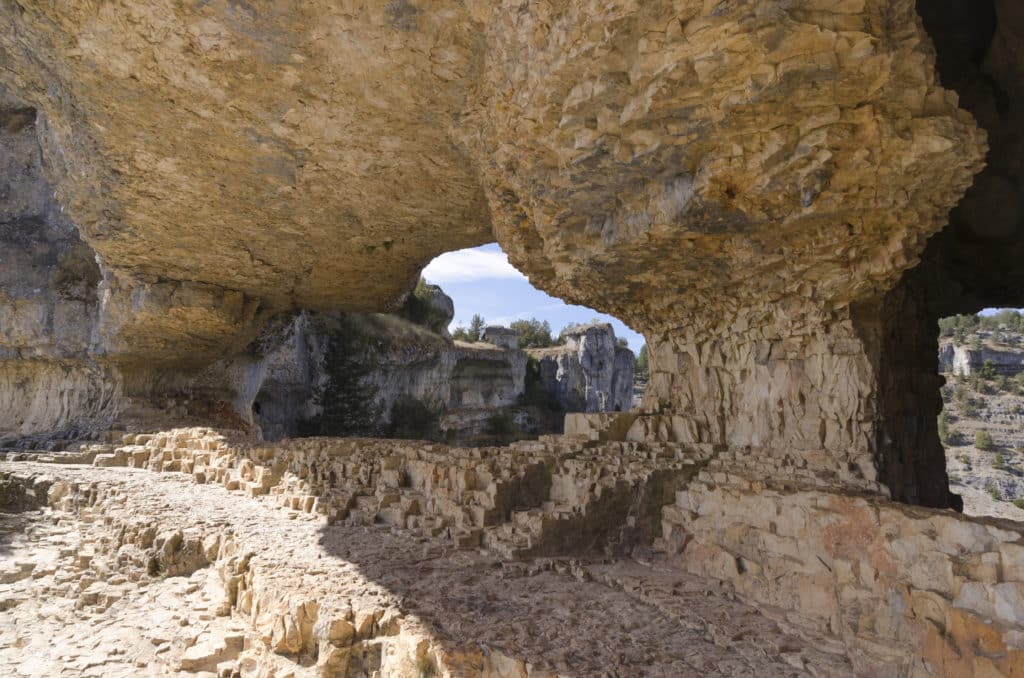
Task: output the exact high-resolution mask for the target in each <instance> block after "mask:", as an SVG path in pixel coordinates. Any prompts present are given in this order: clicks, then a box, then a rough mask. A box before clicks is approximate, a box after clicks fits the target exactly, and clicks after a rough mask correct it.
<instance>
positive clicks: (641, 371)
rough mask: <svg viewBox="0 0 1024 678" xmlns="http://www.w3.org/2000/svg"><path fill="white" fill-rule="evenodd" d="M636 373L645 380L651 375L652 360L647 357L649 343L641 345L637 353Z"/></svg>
mask: <svg viewBox="0 0 1024 678" xmlns="http://www.w3.org/2000/svg"><path fill="white" fill-rule="evenodd" d="M633 372H634V374H636V376H637V377H638V378H640V379H643V380H644V381H646V380H648V379H650V377H651V366H650V360H649V358H648V357H647V344H644V345H643V346H641V347H640V352H639V353H637V354H636V364H635V366H634V368H633Z"/></svg>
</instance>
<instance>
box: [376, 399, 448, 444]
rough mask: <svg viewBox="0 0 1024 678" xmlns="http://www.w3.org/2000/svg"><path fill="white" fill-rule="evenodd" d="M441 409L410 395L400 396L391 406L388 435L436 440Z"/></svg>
mask: <svg viewBox="0 0 1024 678" xmlns="http://www.w3.org/2000/svg"><path fill="white" fill-rule="evenodd" d="M440 419H441V409H440V408H439V407H436V406H434V405H431V404H428V403H425V402H423V401H422V400H420V399H418V398H414V397H412V396H409V395H403V396H400V397H399V398H398V399H397V400H395V403H394V404H393V405H392V406H391V423H390V424H389V426H388V436H389V437H391V438H408V439H410V440H436V439H437V438H438V435H439V431H438V422H439V421H440Z"/></svg>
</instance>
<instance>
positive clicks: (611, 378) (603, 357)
mask: <svg viewBox="0 0 1024 678" xmlns="http://www.w3.org/2000/svg"><path fill="white" fill-rule="evenodd" d="M562 336H563V337H564V338H565V344H564V345H562V346H554V347H551V348H536V349H527V353H529V354H530V356H531V357H532V358H535V359H536V360H537V361H539V362H540V377H541V382H542V384H543V385H544V388H545V389H546V390H547V391H548V392H549V393H551V394H553V395H554V396H555V397H556V398H557V399H558V402H559V403H561V404H562V406H563V407H564V408H565V409H566V411H569V412H619V411H625V410H628V409H630V407H631V406H632V403H633V366H634V356H633V352H632V351H630V350H629V349H628V348H624V347H622V346H617V345H616V341H615V330H613V329H612V326H611V325H609V324H608V323H588V324H584V325H575V326H573V327H569V328H566V330H564V331H563V332H562Z"/></svg>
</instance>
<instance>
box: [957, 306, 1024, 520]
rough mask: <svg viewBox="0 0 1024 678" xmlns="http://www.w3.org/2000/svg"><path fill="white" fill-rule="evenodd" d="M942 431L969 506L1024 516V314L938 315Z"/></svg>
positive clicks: (984, 512) (967, 508) (988, 512)
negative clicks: (942, 378)
mask: <svg viewBox="0 0 1024 678" xmlns="http://www.w3.org/2000/svg"><path fill="white" fill-rule="evenodd" d="M939 370H940V372H942V375H943V377H944V378H945V380H946V384H945V385H944V386H943V387H942V390H941V393H942V402H943V411H942V413H941V414H940V415H939V421H938V429H939V437H940V439H941V440H942V444H943V446H944V447H945V450H946V467H947V471H948V473H949V478H950V489H951V490H952V491H953V492H955V493H957V494H960V495H961V496H962V497H963V499H964V511H965V512H966V513H969V514H973V515H992V516H998V517H1004V518H1012V519H1015V520H1024V316H1021V314H1020V313H1018V312H1017V311H1014V310H1003V311H1000V312H999V313H998V314H995V315H989V316H979V315H959V316H951V317H949V318H943V319H942V320H940V321H939Z"/></svg>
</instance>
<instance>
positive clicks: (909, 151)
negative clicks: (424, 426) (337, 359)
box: [0, 0, 1024, 678]
mask: <svg viewBox="0 0 1024 678" xmlns="http://www.w3.org/2000/svg"><path fill="white" fill-rule="evenodd" d="M0 16H2V17H3V19H4V21H3V25H2V27H0V64H2V65H3V68H2V69H0V447H2V448H3V453H2V457H0V458H2V459H3V461H2V462H0V508H2V509H3V513H2V514H0V670H2V671H3V672H4V673H5V674H7V675H19V676H50V675H68V676H87V675H104V676H116V675H124V676H132V675H140V672H143V671H150V672H152V673H153V675H189V676H193V675H194V676H199V675H203V676H227V677H235V676H238V677H245V678H249V677H256V676H260V677H263V676H280V677H282V678H283V677H284V676H295V677H296V678H299V677H300V676H347V675H352V676H362V675H365V676H589V675H630V676H632V675H652V676H654V675H663V676H690V675H723V676H724V675H773V676H774V675H779V676H802V675H827V676H833V675H835V676H847V675H857V676H892V677H894V678H895V677H897V676H899V677H903V676H914V677H918V676H922V677H923V676H1008V677H1009V676H1022V675H1024V526H1022V525H1021V524H1020V523H1016V522H1014V521H1008V520H1002V519H996V518H981V517H972V516H965V515H963V514H962V513H960V511H959V510H958V509H960V508H962V504H961V501H960V499H959V497H958V496H957V495H956V494H955V493H953V492H951V491H950V483H949V478H948V475H947V470H946V458H945V455H944V452H943V448H942V444H941V442H940V440H939V435H938V428H937V416H938V415H939V413H940V411H941V408H942V402H941V399H940V396H939V388H940V385H941V383H942V382H941V378H940V376H939V375H938V374H937V373H936V360H935V356H936V353H937V351H938V339H937V322H938V320H939V318H942V317H945V316H948V315H951V314H955V313H966V312H971V313H973V312H974V311H976V310H977V309H979V308H983V307H992V306H1024V298H1022V297H1024V295H1022V293H1021V292H1020V290H1022V289H1024V285H1022V283H1024V279H1022V278H1024V265H1022V263H1021V262H1024V236H1022V233H1021V229H1022V228H1024V224H1022V216H1024V201H1022V197H1021V196H1022V186H1021V182H1022V181H1024V177H1022V175H1021V165H1020V162H1019V161H1018V157H1024V155H1021V156H1019V155H1018V153H1020V152H1021V151H1024V149H1022V148H1021V143H1022V140H1021V132H1020V129H1021V125H1020V124H1019V120H1020V116H1021V112H1020V111H1021V109H1022V106H1024V91H1022V90H1021V88H1022V87H1024V79H1022V75H1024V47H1022V45H1024V42H1022V39H1024V9H1021V8H1020V7H1019V6H1018V4H1017V3H1014V2H1012V0H982V1H980V2H967V1H966V0H948V1H945V2H925V1H924V0H922V1H921V2H918V3H916V4H915V3H914V2H911V1H910V0H831V1H825V0H791V1H787V2H780V1H778V0H720V1H714V0H707V1H705V0H701V1H699V2H698V1H697V0H674V1H672V2H670V1H668V0H648V1H645V2H640V1H639V0H576V1H568V0H550V1H549V0H545V1H543V2H529V3H523V2H514V1H512V0H498V1H493V0H492V1H489V2H484V1H482V0H433V1H431V0H388V1H384V0H366V1H360V2H355V1H345V2H338V3H328V2H321V1H319V0H315V1H307V2H298V1H295V0H285V1H283V2H266V1H260V0H202V1H200V2H196V3H189V4H185V3H178V2H173V1H171V0H159V1H155V2H141V1H140V0H82V1H80V2H70V3H38V2H28V1H26V0H0ZM495 240H496V241H497V242H499V243H500V244H501V246H502V248H503V249H504V250H505V251H506V252H507V253H508V255H509V258H510V260H511V262H512V263H513V264H514V265H515V266H516V268H518V269H519V270H521V271H523V272H524V273H525V274H526V275H527V276H528V277H529V279H530V281H531V282H532V283H533V284H534V285H536V286H537V287H538V288H540V289H543V290H545V291H546V292H548V293H550V294H552V295H554V296H557V297H559V298H561V299H563V300H565V301H567V302H570V303H575V304H580V305H585V306H588V307H591V308H594V309H597V310H599V311H601V312H603V313H609V314H612V315H614V316H615V317H617V318H620V319H621V320H623V321H624V322H626V323H627V324H628V325H629V326H630V327H633V328H636V329H637V330H638V331H640V332H642V334H643V335H644V336H645V337H646V339H647V345H648V348H649V351H650V381H649V383H648V386H647V390H646V392H645V395H644V399H643V402H642V404H641V405H640V407H638V408H635V409H632V410H629V411H621V412H615V411H600V412H579V413H572V414H569V415H567V416H566V418H565V422H564V433H562V434H560V435H544V436H540V437H539V438H538V439H536V440H526V441H519V442H514V443H511V444H510V445H507V446H494V447H477V448H470V447H461V446H459V445H456V444H452V445H446V444H442V443H437V442H425V441H420V442H417V441H412V440H396V439H387V438H335V437H323V436H315V437H306V438H294V437H290V436H291V435H292V433H293V432H292V431H290V430H286V429H287V427H278V428H277V429H275V428H274V426H272V425H271V423H272V422H275V421H285V420H291V419H292V418H293V417H294V416H295V412H296V411H298V409H300V405H299V404H298V403H299V400H300V399H303V398H306V397H307V395H308V394H306V393H304V392H302V393H300V392H297V391H295V389H294V388H293V387H294V386H295V385H296V384H302V383H307V382H308V379H304V378H300V377H301V374H300V373H301V371H302V370H303V369H305V368H304V367H303V366H304V365H305V364H306V363H304V362H303V361H304V360H305V358H303V357H302V356H305V355H307V354H310V351H312V350H313V349H314V348H316V346H315V343H316V339H315V333H307V332H306V330H307V329H308V326H307V325H306V323H310V322H316V318H317V317H318V316H317V314H332V313H350V314H360V313H361V314H374V313H381V312H389V311H397V310H398V309H400V307H401V305H402V303H403V300H404V299H406V298H407V295H408V294H409V293H410V291H411V290H412V289H413V287H414V285H416V282H417V279H418V275H419V272H420V271H421V270H422V269H423V267H424V266H425V265H426V264H427V263H428V262H429V261H430V260H431V259H432V258H433V257H435V256H436V255H438V254H440V253H442V252H446V251H452V250H457V249H460V248H463V247H471V246H475V245H481V244H485V243H489V242H494V241H495ZM311 318H312V320H311ZM431 341H432V340H431ZM425 342H427V340H426V339H425V340H424V343H423V345H426V343H425ZM282 347H285V348H287V350H284V349H283V348H282ZM417 350H419V349H417ZM282 351H283V352H282ZM466 360H472V361H474V362H465V364H464V368H465V369H464V370H463V372H460V374H461V375H466V374H469V372H470V371H472V370H478V371H479V370H488V369H491V368H490V367H488V366H487V365H485V364H483V363H481V362H480V361H481V360H483V359H482V358H481V357H480V355H478V354H473V356H470V357H466ZM452 370H454V368H452ZM395 374H397V375H399V376H401V375H402V374H404V372H403V371H401V370H398V371H396V372H395ZM445 374H448V376H446V377H445V379H449V378H452V379H462V378H463V377H462V376H457V375H452V374H450V373H448V372H446V373H445ZM296 375H300V376H296ZM407 376H408V375H407ZM268 389H269V390H268ZM254 403H259V407H258V409H259V412H255V409H254ZM609 409H610V408H609ZM254 415H258V417H261V418H263V419H264V420H265V421H266V422H267V426H266V427H265V428H266V431H265V432H264V431H262V430H260V431H257V430H256V429H255V428H254V427H253V423H254ZM275 431H276V433H275ZM264 433H265V435H263V434H264ZM278 438H281V439H280V440H278Z"/></svg>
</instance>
